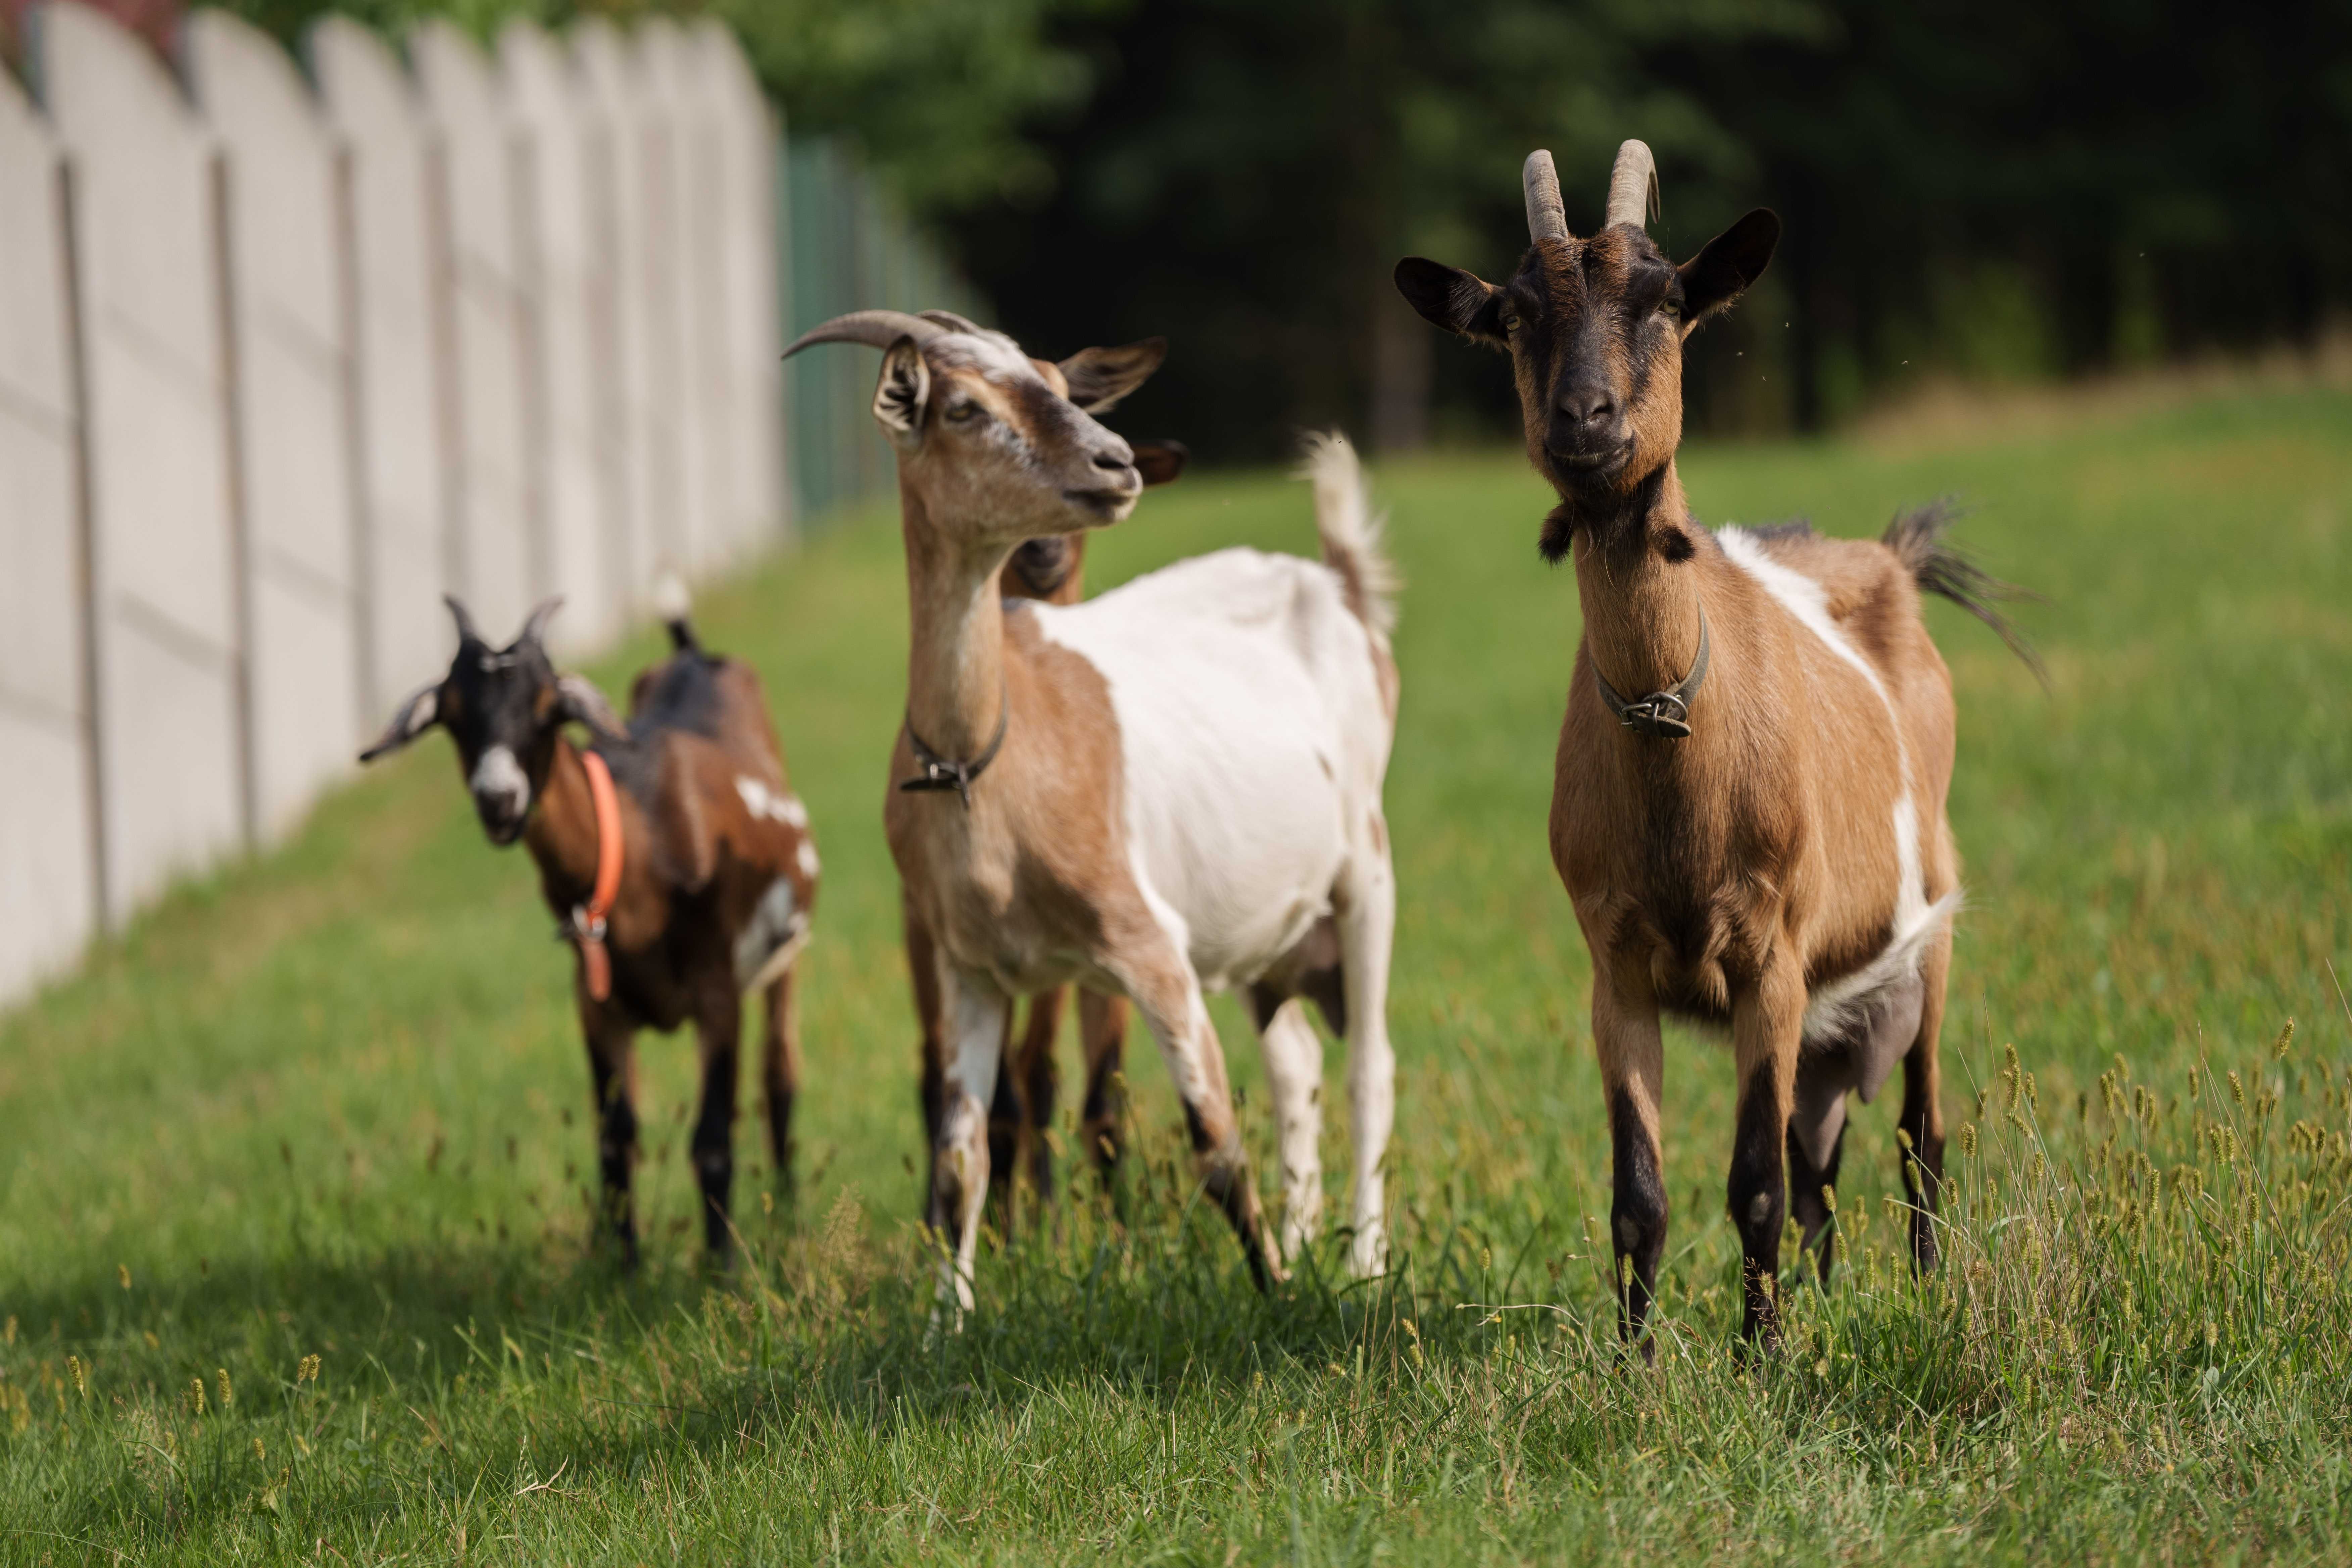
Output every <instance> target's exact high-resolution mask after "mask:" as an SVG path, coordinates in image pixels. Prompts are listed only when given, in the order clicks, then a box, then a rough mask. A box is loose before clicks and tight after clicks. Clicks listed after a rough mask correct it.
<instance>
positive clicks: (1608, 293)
mask: <svg viewBox="0 0 2352 1568" xmlns="http://www.w3.org/2000/svg"><path fill="white" fill-rule="evenodd" d="M1779 239H1780V219H1779V218H1778V217H1776V216H1773V215H1772V214H1771V213H1770V212H1769V211H1766V210H1764V209H1762V208H1759V209H1758V210H1757V211H1755V212H1751V213H1749V214H1748V216H1746V217H1744V218H1741V219H1740V220H1739V221H1738V223H1736V224H1734V225H1732V226H1731V227H1730V228H1728V229H1727V230H1725V231H1724V232H1723V233H1722V234H1721V235H1719V236H1717V237H1716V238H1714V239H1712V240H1710V241H1708V243H1707V244H1706V247H1705V248H1703V249H1702V250H1700V252H1699V253H1698V255H1696V257H1694V258H1691V259H1690V260H1689V261H1686V262H1685V263H1684V264H1683V265H1682V266H1680V267H1676V266H1675V265H1674V264H1673V263H1672V262H1671V261H1669V260H1667V259H1666V258H1665V256H1664V254H1663V253H1661V252H1660V251H1659V249H1658V247H1657V246H1656V245H1655V244H1654V243H1652V241H1651V239H1650V237H1649V236H1648V235H1647V234H1645V233H1643V231H1642V229H1641V228H1640V227H1639V226H1637V225H1634V224H1632V223H1617V224H1612V225H1610V226H1608V227H1606V228H1603V229H1602V230H1601V232H1600V233H1598V234H1596V235H1594V236H1592V237H1591V238H1590V239H1579V238H1577V237H1574V236H1573V235H1568V236H1562V237H1541V238H1538V239H1537V240H1536V241H1535V242H1534V243H1533V244H1531V245H1530V246H1529V247H1528V252H1527V255H1526V257H1525V258H1523V259H1522V260H1521V261H1520V263H1519V269H1518V271H1517V274H1516V275H1515V276H1514V277H1513V278H1512V279H1510V281H1509V282H1507V283H1505V284H1502V285H1500V286H1497V285H1496V284H1492V283H1488V282H1486V280H1484V279H1480V278H1478V277H1476V276H1475V274H1472V273H1469V272H1465V271H1464V270H1462V269H1461V268H1456V267H1447V266H1444V265H1443V264H1441V263H1439V262H1435V261H1430V260H1426V259H1424V258H1421V257H1418V256H1414V257H1408V258H1405V259H1404V260H1402V261H1401V262H1399V263H1397V268H1396V284H1397V289H1398V291H1399V292H1401V293H1402V294H1403V295H1404V297H1405V299H1406V300H1408V301H1410V302H1411V303H1412V307H1413V309H1414V310H1418V311H1420V312H1421V313H1422V315H1423V317H1425V318H1426V319H1427V320H1428V321H1431V322H1433V324H1435V325H1437V326H1440V327H1444V329H1445V330H1446V331H1451V332H1458V333H1460V334H1461V335H1462V336H1464V337H1466V338H1469V339H1471V340H1473V341H1474V342H1483V343H1486V344H1487V345H1488V346H1490V347H1494V348H1499V349H1503V350H1505V351H1506V352H1507V353H1509V354H1510V356H1511V363H1512V369H1513V371H1514V373H1515V374H1516V376H1517V382H1518V388H1519V409H1520V415H1521V417H1522V420H1523V421H1524V423H1525V425H1526V428H1527V443H1528V460H1529V461H1531V462H1532V463H1534V464H1535V466H1536V468H1537V469H1538V472H1540V473H1542V474H1543V476H1544V477H1545V478H1546V479H1549V480H1550V481H1551V483H1552V487H1553V489H1557V490H1558V491H1559V494H1560V496H1561V497H1562V498H1563V499H1564V500H1570V501H1575V502H1580V503H1583V504H1604V503H1606V502H1608V501H1609V500H1613V499H1615V498H1619V497H1622V496H1624V495H1626V494H1628V493H1630V492H1632V491H1633V490H1634V489H1637V488H1638V487H1639V486H1640V485H1641V484H1642V482H1643V480H1644V479H1648V478H1649V477H1650V476H1651V475H1653V474H1654V473H1655V472H1657V470H1658V469H1659V468H1660V467H1661V466H1663V465H1664V463H1665V461H1666V460H1667V459H1668V458H1671V457H1673V456H1674V453H1675V447H1677V446H1678V445H1680V444H1681V441H1682V421H1683V393H1682V346H1683V342H1684V341H1685V339H1687V338H1688V337H1689V336H1690V334H1691V332H1692V331H1694V330H1696V328H1697V326H1698V324H1699V322H1701V321H1704V320H1706V318H1707V317H1708V316H1709V315H1712V314H1713V313H1714V312H1716V311H1717V310H1722V309H1724V308H1725V307H1727V306H1728V305H1729V304H1730V303H1731V302H1732V301H1733V300H1737V299H1738V297H1739V295H1740V293H1741V292H1742V291H1743V290H1744V289H1747V287H1748V284H1750V283H1752V282H1754V281H1755V280H1756V279H1757V277H1758V276H1759V274H1761V273H1762V272H1763V270H1764V267H1765V264H1766V263H1767V262H1769V260H1770V259H1771V257H1772V247H1773V246H1774V245H1775V244H1776V243H1778V241H1779Z"/></svg>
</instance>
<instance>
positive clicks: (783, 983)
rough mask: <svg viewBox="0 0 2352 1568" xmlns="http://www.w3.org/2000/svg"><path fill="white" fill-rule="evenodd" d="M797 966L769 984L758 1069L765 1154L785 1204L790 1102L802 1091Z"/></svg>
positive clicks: (788, 1180)
mask: <svg viewBox="0 0 2352 1568" xmlns="http://www.w3.org/2000/svg"><path fill="white" fill-rule="evenodd" d="M798 981H799V971H798V968H797V966H795V967H794V968H792V969H787V970H785V971H784V972H783V973H782V974H779V975H778V976H776V978H775V979H774V980H773V981H772V982H770V983H769V985H768V996H767V1003H768V1006H767V1014H768V1016H767V1033H766V1036H765V1037H764V1039H763V1040H762V1041H761V1053H760V1067H761V1077H762V1078H763V1079H764V1080H765V1082H764V1084H763V1087H764V1089H766V1091H767V1096H768V1153H769V1157H770V1158H771V1159H772V1161H773V1162H774V1163H775V1168H776V1185H777V1186H778V1188H780V1189H781V1190H782V1194H783V1195H784V1197H785V1199H786V1200H787V1201H790V1199H791V1196H792V1194H793V1100H796V1099H797V1098H798V1097H799V1095H800V1089H801V1010H800V996H799V990H798Z"/></svg>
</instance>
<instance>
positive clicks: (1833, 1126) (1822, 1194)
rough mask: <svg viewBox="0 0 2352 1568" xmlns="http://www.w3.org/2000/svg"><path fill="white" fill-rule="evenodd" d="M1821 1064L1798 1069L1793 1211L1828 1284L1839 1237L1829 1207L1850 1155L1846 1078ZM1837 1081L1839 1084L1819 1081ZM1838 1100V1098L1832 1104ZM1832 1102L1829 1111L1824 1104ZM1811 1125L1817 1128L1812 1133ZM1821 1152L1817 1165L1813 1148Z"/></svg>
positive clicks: (1792, 1135) (1806, 1062) (1790, 1153)
mask: <svg viewBox="0 0 2352 1568" xmlns="http://www.w3.org/2000/svg"><path fill="white" fill-rule="evenodd" d="M1816 1063H1817V1058H1814V1057H1811V1056H1807V1057H1805V1058H1803V1059H1802V1060H1801V1061H1800V1062H1799V1063H1798V1064H1797V1088H1796V1110H1795V1113H1794V1114H1793V1115H1792V1116H1790V1120H1789V1146H1788V1148H1787V1150H1786V1151H1785V1156H1786V1159H1787V1162H1788V1168H1789V1210H1790V1213H1791V1214H1792V1215H1795V1216H1796V1220H1797V1230H1798V1233H1799V1234H1800V1236H1801V1237H1802V1238H1803V1239H1802V1241H1801V1245H1802V1246H1803V1247H1805V1249H1806V1250H1808V1251H1810V1252H1811V1253H1812V1255H1813V1268H1814V1270H1815V1276H1816V1278H1818V1279H1821V1280H1822V1282H1823V1283H1824V1284H1826V1283H1827V1282H1828V1280H1829V1277H1830V1268H1831V1266H1832V1264H1834V1263H1835V1262H1836V1261H1837V1232H1836V1231H1835V1230H1834V1229H1833V1228H1832V1226H1831V1225H1830V1217H1831V1212H1832V1211H1831V1208H1830V1205H1831V1204H1832V1202H1833V1201H1834V1198H1833V1196H1832V1194H1835V1193H1836V1191H1837V1180H1838V1163H1839V1162H1840V1161H1841V1160H1843V1158H1844V1154H1845V1132H1846V1114H1845V1111H1846V1105H1845V1095H1846V1089H1845V1084H1844V1082H1843V1076H1844V1075H1843V1074H1839V1073H1834V1069H1832V1068H1829V1067H1826V1066H1817V1065H1816ZM1832 1077H1834V1079H1835V1081H1830V1082H1822V1081H1819V1080H1820V1079H1824V1078H1832ZM1830 1097H1833V1098H1830ZM1825 1098H1829V1103H1828V1105H1827V1106H1826V1107H1824V1106H1822V1104H1821V1103H1820V1102H1821V1101H1822V1100H1824V1099H1825ZM1808 1121H1811V1122H1812V1123H1813V1125H1812V1126H1811V1128H1809V1127H1808V1125H1807V1123H1808ZM1808 1142H1811V1143H1812V1144H1814V1145H1815V1146H1817V1147H1819V1148H1820V1149H1821V1158H1819V1159H1815V1158H1814V1154H1813V1150H1812V1149H1810V1148H1808V1147H1807V1144H1808Z"/></svg>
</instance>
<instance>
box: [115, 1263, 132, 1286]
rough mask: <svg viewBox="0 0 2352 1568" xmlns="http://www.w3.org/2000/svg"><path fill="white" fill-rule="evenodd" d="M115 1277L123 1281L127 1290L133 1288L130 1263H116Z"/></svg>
mask: <svg viewBox="0 0 2352 1568" xmlns="http://www.w3.org/2000/svg"><path fill="white" fill-rule="evenodd" d="M114 1277H115V1278H116V1279H120V1280H121V1281H122V1288H123V1289H125V1290H128V1289H131V1265H129V1264H128V1263H118V1264H116V1265H115V1266H114Z"/></svg>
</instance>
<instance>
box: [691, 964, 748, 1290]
mask: <svg viewBox="0 0 2352 1568" xmlns="http://www.w3.org/2000/svg"><path fill="white" fill-rule="evenodd" d="M695 1033H696V1036H697V1037H698V1040H699V1042H700V1044H701V1047H702V1111H701V1114H700V1115H699V1116H698V1117H697V1118H696V1120H695V1123H694V1179H695V1182H696V1184H698V1186H700V1188H701V1189H702V1240H703V1246H704V1247H705V1249H706V1250H707V1251H708V1253H709V1257H710V1258H711V1260H712V1261H713V1262H717V1263H722V1264H723V1263H724V1262H725V1261H726V1260H727V1259H728V1258H729V1257H730V1255H731V1254H732V1252H733V1249H734V1235H733V1230H732V1227H731V1226H730V1222H729V1218H728V1200H729V1197H730V1194H731V1193H732V1190H733V1188H734V1185H735V1092H736V1080H737V1078H738V1076H739V1074H740V1066H739V1060H740V1057H741V1055H742V1039H743V999H742V997H741V996H740V995H739V994H737V993H736V990H735V985H734V972H733V971H732V970H730V971H728V972H727V973H725V974H724V975H722V976H720V977H719V979H718V980H717V981H715V982H713V983H712V984H711V985H710V987H709V991H708V992H707V993H706V994H705V995H704V997H703V999H702V1005H701V1007H700V1008H699V1009H698V1016H696V1018H695Z"/></svg>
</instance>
